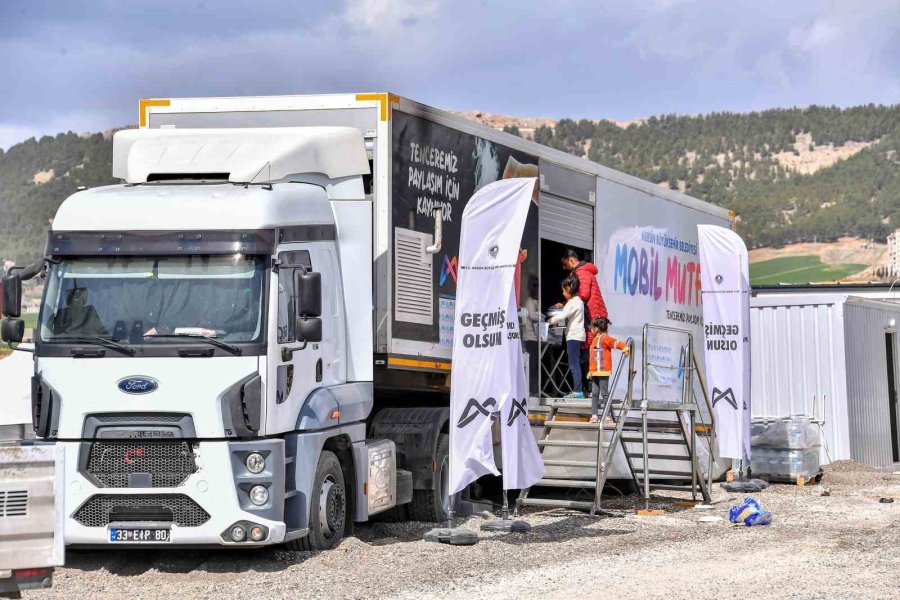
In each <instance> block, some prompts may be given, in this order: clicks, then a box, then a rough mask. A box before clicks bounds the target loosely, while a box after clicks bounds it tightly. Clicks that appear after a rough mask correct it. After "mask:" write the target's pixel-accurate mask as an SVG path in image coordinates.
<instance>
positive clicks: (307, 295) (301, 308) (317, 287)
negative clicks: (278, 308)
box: [294, 269, 322, 331]
mask: <svg viewBox="0 0 900 600" xmlns="http://www.w3.org/2000/svg"><path fill="white" fill-rule="evenodd" d="M294 294H295V296H296V297H297V316H298V317H320V316H322V274H321V273H316V272H314V271H306V272H305V273H304V272H303V269H295V270H294ZM298 331H299V330H298Z"/></svg>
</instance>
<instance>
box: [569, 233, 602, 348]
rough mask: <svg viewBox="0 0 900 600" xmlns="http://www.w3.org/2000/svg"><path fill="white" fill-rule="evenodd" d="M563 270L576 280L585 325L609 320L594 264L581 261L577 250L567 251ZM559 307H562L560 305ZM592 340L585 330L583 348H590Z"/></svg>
mask: <svg viewBox="0 0 900 600" xmlns="http://www.w3.org/2000/svg"><path fill="white" fill-rule="evenodd" d="M562 263H563V268H564V269H566V270H567V271H571V273H572V276H574V277H577V278H578V297H579V298H581V300H582V302H584V306H585V312H586V314H585V318H584V322H585V324H586V325H587V324H589V323H590V322H591V321H593V320H594V319H598V318H603V319H607V318H609V313H608V312H607V310H606V303H605V302H604V301H603V294H601V293H600V284H599V283H597V274H598V273H599V272H600V271H599V269H597V266H596V265H594V263H589V262H585V261H583V260H581V256H580V255H579V254H578V251H577V250H573V249H571V248H570V249H568V250H566V252H565V254H564V255H563V257H562ZM559 306H562V304H560V305H559ZM593 340H594V334H593V333H592V332H591V331H590V329H588V330H587V340H586V342H585V346H584V347H585V348H587V347H588V346H590V344H591V342H592V341H593Z"/></svg>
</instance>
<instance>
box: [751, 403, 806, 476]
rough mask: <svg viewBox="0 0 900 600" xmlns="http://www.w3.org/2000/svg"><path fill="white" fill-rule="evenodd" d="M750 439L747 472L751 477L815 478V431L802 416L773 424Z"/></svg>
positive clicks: (763, 428) (761, 429)
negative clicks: (750, 472)
mask: <svg viewBox="0 0 900 600" xmlns="http://www.w3.org/2000/svg"><path fill="white" fill-rule="evenodd" d="M754 433H755V435H754V436H753V437H752V438H751V439H750V446H751V448H750V469H751V470H752V471H753V474H754V475H774V476H776V477H787V478H791V479H796V478H798V477H801V476H802V477H805V478H807V479H812V478H813V477H815V476H816V475H818V474H819V447H820V446H821V440H820V438H819V431H818V427H817V426H816V425H815V424H813V423H811V422H810V419H809V417H807V416H804V415H797V416H792V417H789V418H787V419H782V420H780V421H775V422H774V423H769V424H768V425H766V426H764V427H762V428H760V429H759V430H758V431H756V432H754Z"/></svg>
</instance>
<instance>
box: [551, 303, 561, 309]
mask: <svg viewBox="0 0 900 600" xmlns="http://www.w3.org/2000/svg"><path fill="white" fill-rule="evenodd" d="M562 307H563V303H562V302H557V303H556V304H554V305H553V306H551V307H550V308H562Z"/></svg>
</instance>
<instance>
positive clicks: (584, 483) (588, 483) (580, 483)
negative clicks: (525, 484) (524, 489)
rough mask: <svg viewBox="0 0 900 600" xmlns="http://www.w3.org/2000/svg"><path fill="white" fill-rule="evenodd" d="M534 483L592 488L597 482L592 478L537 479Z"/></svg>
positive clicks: (546, 485)
mask: <svg viewBox="0 0 900 600" xmlns="http://www.w3.org/2000/svg"><path fill="white" fill-rule="evenodd" d="M534 485H542V486H545V487H570V488H594V487H597V484H596V482H595V481H594V480H592V479H549V478H548V479H539V480H538V481H537V482H536V483H535V484H534Z"/></svg>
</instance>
